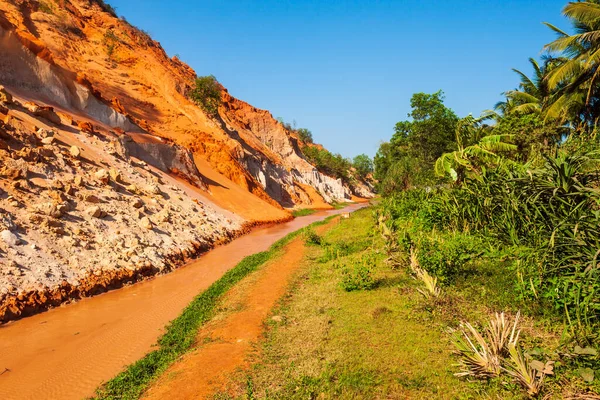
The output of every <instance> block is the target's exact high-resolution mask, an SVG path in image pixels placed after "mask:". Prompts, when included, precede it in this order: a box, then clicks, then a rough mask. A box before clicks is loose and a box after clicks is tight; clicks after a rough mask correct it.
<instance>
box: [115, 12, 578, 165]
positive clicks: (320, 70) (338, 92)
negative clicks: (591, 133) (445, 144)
mask: <svg viewBox="0 0 600 400" xmlns="http://www.w3.org/2000/svg"><path fill="white" fill-rule="evenodd" d="M108 2H109V3H110V4H111V5H113V6H114V7H116V9H117V13H118V14H119V15H124V16H125V17H126V18H127V20H128V21H129V22H131V23H132V24H134V25H136V26H138V27H139V28H141V29H144V30H146V31H148V32H149V33H150V34H151V35H152V37H153V38H154V39H155V40H158V41H159V42H160V43H161V44H162V45H163V47H164V48H165V50H166V51H167V53H168V54H169V55H171V56H172V55H175V54H178V55H179V56H180V58H181V59H182V60H183V61H185V62H187V63H188V64H190V65H191V66H192V67H193V68H194V69H195V70H196V72H197V73H198V75H209V74H213V75H215V76H216V77H217V79H218V80H219V81H220V82H221V83H222V84H223V85H224V86H225V87H227V88H228V90H229V92H230V93H231V94H232V95H233V96H235V97H238V98H240V99H242V100H245V101H247V102H249V103H251V104H252V105H254V106H256V107H259V108H263V109H268V110H270V111H271V112H272V114H273V116H275V117H282V118H284V120H286V121H289V122H292V121H294V120H295V121H296V122H297V125H298V127H305V128H308V129H310V130H311V131H312V132H313V136H314V138H315V141H317V142H320V143H323V144H324V145H325V146H326V147H327V148H328V149H329V150H331V151H333V152H339V153H341V154H342V155H343V156H345V157H352V156H354V155H357V154H360V153H367V154H369V155H371V156H372V155H374V154H375V152H376V151H377V148H378V147H379V143H380V142H381V141H382V140H388V139H389V138H390V136H391V135H392V133H393V127H394V125H395V123H396V122H397V121H400V120H404V119H406V115H407V113H408V112H409V111H410V106H409V104H410V103H409V101H410V97H411V95H412V94H413V93H415V92H429V93H432V92H435V91H437V90H439V89H442V90H444V92H445V93H446V104H447V105H448V106H449V107H451V108H452V109H454V110H455V111H456V112H457V114H459V115H460V116H464V115H467V114H469V113H473V114H475V115H479V114H480V113H481V111H483V110H485V109H488V108H491V107H492V106H493V105H494V104H495V103H496V102H497V101H498V100H500V99H501V95H500V93H502V92H503V91H505V90H508V89H512V88H514V87H515V86H516V85H517V83H518V79H517V76H516V75H515V74H514V73H513V72H512V71H511V68H519V69H522V70H523V71H524V72H527V73H529V72H530V69H529V65H528V62H527V58H528V57H531V56H534V57H538V56H540V55H541V53H540V51H541V48H542V46H543V45H544V44H545V43H548V42H549V41H551V40H552V39H553V38H554V35H553V34H552V33H551V32H550V31H549V29H548V28H546V27H545V26H543V25H542V21H548V22H551V23H554V24H556V25H558V26H559V27H562V28H568V27H569V24H568V22H567V21H566V20H565V19H564V18H563V17H562V16H561V14H560V11H561V9H562V8H563V7H564V5H566V3H567V2H566V0H519V1H516V0H493V1H492V0H455V1H451V0H445V1H441V0H429V1H422V0H395V1H388V0H385V1H384V0H379V1H377V0H371V1H369V0H361V1H358V0H355V1H350V0H345V1H334V0H329V1H325V0H322V1H310V0H302V1H289V0H245V1H242V0H204V1H191V0H179V1H164V0H163V1H159V0H108Z"/></svg>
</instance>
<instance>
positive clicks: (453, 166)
mask: <svg viewBox="0 0 600 400" xmlns="http://www.w3.org/2000/svg"><path fill="white" fill-rule="evenodd" d="M484 118H485V117H484ZM484 118H474V117H473V116H472V115H469V116H467V117H465V118H463V119H461V120H460V121H458V124H457V126H456V131H455V135H456V144H457V146H458V150H456V151H453V152H451V153H445V154H443V155H442V156H441V157H440V158H438V159H437V161H436V162H435V166H434V170H435V173H436V174H437V175H439V176H444V175H446V174H449V175H450V176H451V177H452V179H453V180H454V181H455V182H457V183H461V182H462V181H463V180H464V178H465V176H466V174H467V172H468V171H475V172H476V171H479V170H481V166H482V165H485V164H490V163H496V164H497V163H500V162H501V161H502V157H501V156H500V153H502V152H509V151H515V150H517V146H516V145H514V144H512V143H508V142H507V140H510V139H511V138H512V136H513V135H490V134H489V133H490V131H491V128H490V127H489V126H486V125H482V124H481V122H482V121H483V119H484Z"/></svg>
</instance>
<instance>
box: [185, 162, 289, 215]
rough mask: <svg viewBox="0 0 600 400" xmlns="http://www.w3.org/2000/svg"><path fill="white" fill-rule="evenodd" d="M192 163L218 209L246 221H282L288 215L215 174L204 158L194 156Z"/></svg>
mask: <svg viewBox="0 0 600 400" xmlns="http://www.w3.org/2000/svg"><path fill="white" fill-rule="evenodd" d="M194 161H195V162H196V166H197V167H198V170H199V171H200V173H201V174H202V175H203V176H204V178H205V181H206V183H207V185H208V189H209V192H210V195H208V196H206V197H208V198H210V199H211V200H212V201H213V202H214V203H215V204H217V205H218V206H219V207H222V208H224V209H226V210H228V211H231V212H232V213H234V214H236V215H239V216H240V217H242V218H244V219H245V220H247V221H260V222H267V221H284V220H288V219H290V217H291V216H290V214H289V213H288V212H286V211H284V210H282V209H280V208H277V207H275V206H273V205H272V204H270V203H267V202H266V201H264V200H262V199H260V198H259V197H257V196H255V195H253V194H252V193H250V192H249V191H247V190H245V189H244V188H242V187H241V186H239V185H236V184H235V183H233V182H232V181H231V180H229V179H227V178H226V177H225V176H224V175H221V174H220V173H218V172H216V171H215V170H214V169H213V168H212V166H211V165H210V164H209V162H208V161H206V160H205V159H204V158H202V157H200V156H197V155H196V156H195V157H194Z"/></svg>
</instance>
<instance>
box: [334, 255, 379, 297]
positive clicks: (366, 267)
mask: <svg viewBox="0 0 600 400" xmlns="http://www.w3.org/2000/svg"><path fill="white" fill-rule="evenodd" d="M373 265H374V257H373V255H371V254H368V255H365V256H363V257H361V259H360V260H359V261H358V262H355V263H353V265H351V266H348V265H344V266H343V268H342V282H341V286H342V289H344V290H345V291H346V292H353V291H356V290H371V289H373V288H374V287H375V286H376V281H375V278H374V277H373Z"/></svg>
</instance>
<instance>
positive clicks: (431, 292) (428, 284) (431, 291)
mask: <svg viewBox="0 0 600 400" xmlns="http://www.w3.org/2000/svg"><path fill="white" fill-rule="evenodd" d="M410 269H411V271H412V272H413V274H414V275H415V277H416V278H417V279H418V280H420V281H421V282H423V283H424V284H425V289H426V290H421V289H417V290H418V291H419V293H421V294H422V295H423V296H425V297H426V298H429V297H439V296H440V294H441V293H442V290H441V289H440V287H439V286H438V284H437V283H438V280H437V277H435V276H433V275H431V274H430V273H429V272H427V271H426V270H425V269H423V268H421V266H420V265H419V259H418V257H417V251H416V250H415V249H414V248H411V249H410Z"/></svg>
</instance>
